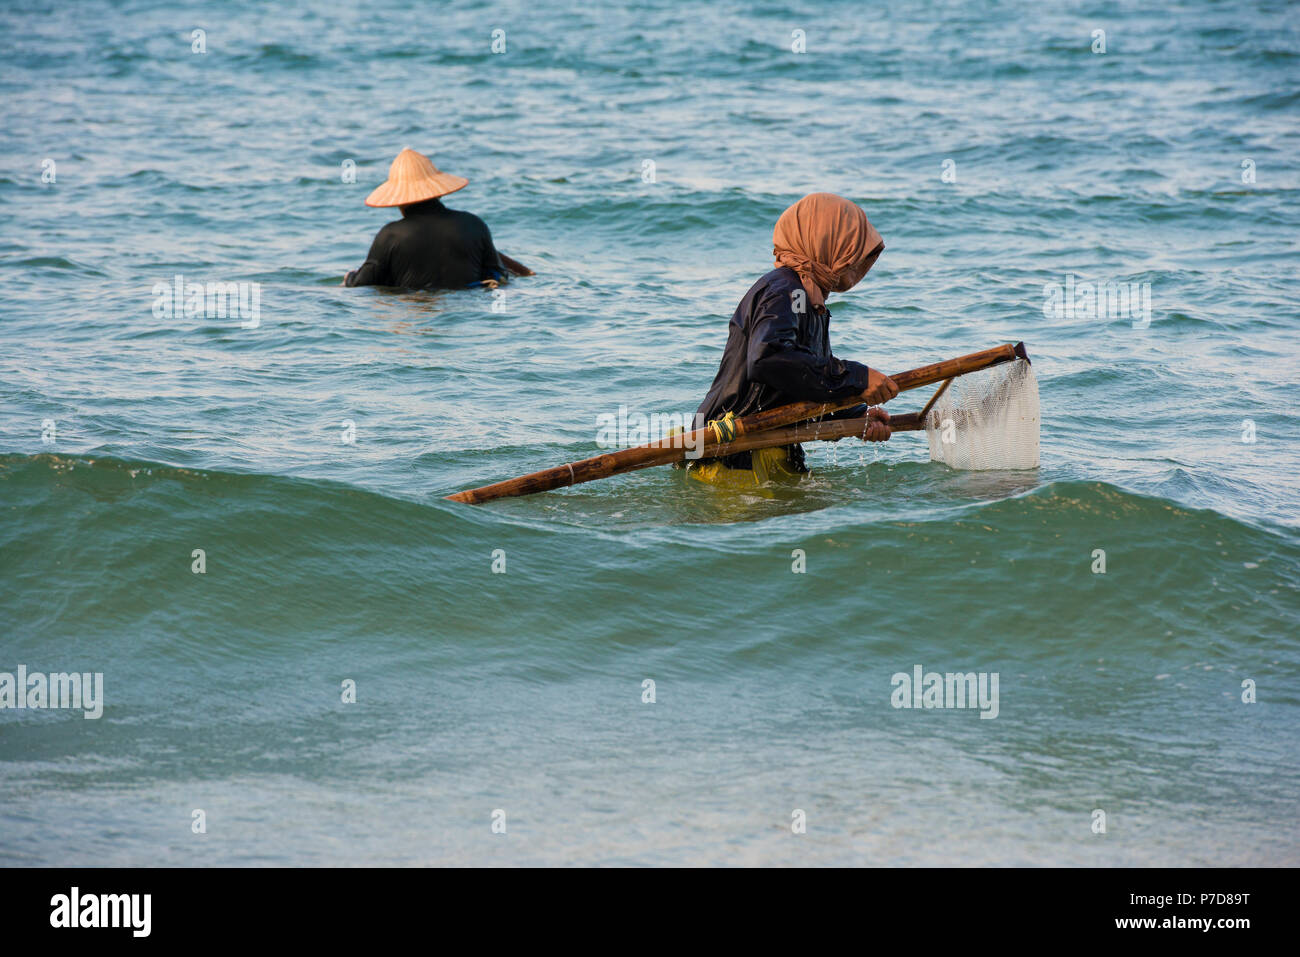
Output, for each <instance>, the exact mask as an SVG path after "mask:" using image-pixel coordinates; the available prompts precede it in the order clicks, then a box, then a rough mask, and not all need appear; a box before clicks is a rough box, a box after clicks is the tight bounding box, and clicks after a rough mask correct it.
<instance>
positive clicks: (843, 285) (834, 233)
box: [772, 193, 885, 306]
mask: <svg viewBox="0 0 1300 957" xmlns="http://www.w3.org/2000/svg"><path fill="white" fill-rule="evenodd" d="M772 247H773V248H772V254H773V255H774V256H776V264H777V265H778V266H789V267H790V268H791V269H793V270H794V271H795V272H797V273H798V274H799V281H800V282H801V283H803V288H804V290H805V291H806V292H807V293H808V299H809V301H810V302H811V303H812V304H813V305H814V306H822V305H825V304H826V294H827V293H828V292H847V291H848V290H850V289H852V288H853V287H854V286H856V285H857V284H858V283H859V282H861V281H862V277H863V276H865V275H866V274H867V270H868V269H870V268H871V267H872V266H873V265H875V262H876V257H877V256H879V255H880V251H881V250H882V249H884V248H885V243H884V241H883V240H882V239H881V238H880V233H878V232H876V227H874V226H872V225H871V223H870V222H868V221H867V214H866V213H864V212H863V211H862V208H861V207H860V206H858V205H857V204H855V203H851V202H849V201H848V200H847V199H845V198H844V197H842V196H836V195H835V194H834V193H811V194H809V195H808V196H805V197H804V198H803V199H801V200H799V202H797V203H795V204H794V205H793V206H791V207H790V208H789V209H787V210H786V211H785V212H784V213H782V214H781V218H780V219H778V220H777V221H776V229H774V230H772Z"/></svg>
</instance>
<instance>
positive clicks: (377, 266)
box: [343, 149, 533, 289]
mask: <svg viewBox="0 0 1300 957" xmlns="http://www.w3.org/2000/svg"><path fill="white" fill-rule="evenodd" d="M468 184H469V180H467V179H465V178H464V177H462V176H452V175H451V174H449V173H444V172H442V171H441V170H439V169H438V168H437V167H436V166H434V165H433V162H432V161H431V160H430V159H429V157H427V156H425V155H424V154H423V153H417V152H416V151H415V150H412V149H404V150H402V152H400V153H398V154H397V159H395V160H393V165H392V166H390V167H389V168H388V179H387V181H385V182H384V183H383V184H382V185H380V186H379V187H378V188H377V189H376V190H375V191H374V192H372V193H371V194H370V195H369V196H367V197H366V205H367V206H400V207H401V208H402V218H401V219H399V220H397V221H396V222H391V223H389V224H388V225H386V226H385V227H384V228H383V229H381V230H379V233H378V235H376V236H375V241H374V242H373V243H371V244H370V252H369V253H368V254H367V255H366V261H365V262H364V263H363V264H362V265H361V268H360V269H354V270H353V271H352V272H350V273H348V274H347V275H346V276H344V277H343V285H345V286H401V287H403V288H406V289H464V288H465V287H466V286H486V287H488V288H495V287H496V286H497V285H498V284H499V283H500V282H502V281H503V280H504V279H505V278H506V270H509V271H510V272H513V273H515V275H518V276H531V275H532V274H533V273H532V270H530V269H528V268H527V267H525V266H521V265H520V264H519V263H517V262H515V261H514V260H513V259H511V258H510V257H509V256H505V255H502V254H501V253H500V252H498V251H497V248H496V246H494V245H493V244H492V234H491V232H489V231H488V228H487V223H485V222H483V220H481V219H479V218H478V217H477V216H475V215H474V214H473V213H466V212H462V211H461V210H457V209H448V208H447V207H446V206H444V205H442V201H441V199H440V197H442V196H446V195H447V194H449V193H454V192H456V190H458V189H462V188H464V187H465V186H466V185H468Z"/></svg>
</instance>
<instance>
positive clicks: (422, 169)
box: [366, 149, 469, 206]
mask: <svg viewBox="0 0 1300 957" xmlns="http://www.w3.org/2000/svg"><path fill="white" fill-rule="evenodd" d="M468 184H469V180H467V179H465V178H464V177H463V176H452V175H451V174H450V173H444V172H442V171H441V170H439V169H438V167H436V166H434V165H433V162H432V160H430V159H429V157H427V156H425V155H424V154H423V153H417V152H416V151H415V150H413V149H404V150H402V152H400V153H398V154H397V159H395V160H393V165H392V166H390V167H388V179H387V180H386V181H385V182H383V183H381V184H380V185H379V187H378V188H377V189H375V191H374V192H373V193H371V194H370V195H369V196H367V197H366V205H367V206H405V205H407V204H408V203H422V202H424V201H425V200H426V199H433V198H434V197H437V196H446V195H447V194H448V193H454V192H456V190H458V189H463V188H464V187H465V186H466V185H468Z"/></svg>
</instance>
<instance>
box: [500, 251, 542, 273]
mask: <svg viewBox="0 0 1300 957" xmlns="http://www.w3.org/2000/svg"><path fill="white" fill-rule="evenodd" d="M497 258H498V259H500V260H501V265H503V266H505V267H506V269H508V270H510V271H511V272H512V273H514V274H515V275H516V276H535V275H537V274H536V273H535V272H533V271H532V270H531V269H529V268H528V267H527V266H525V265H524V264H523V263H521V262H520V261H519V260H518V259H511V258H510V257H509V256H507V255H506V254H505V253H503V252H502V251H501V250H499V249H498V250H497Z"/></svg>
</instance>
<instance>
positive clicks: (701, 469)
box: [686, 448, 803, 489]
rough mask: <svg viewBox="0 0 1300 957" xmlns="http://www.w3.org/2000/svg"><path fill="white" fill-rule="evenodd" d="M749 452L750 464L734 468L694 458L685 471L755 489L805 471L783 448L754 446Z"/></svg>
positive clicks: (723, 483) (718, 483)
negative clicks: (797, 467) (798, 468)
mask: <svg viewBox="0 0 1300 957" xmlns="http://www.w3.org/2000/svg"><path fill="white" fill-rule="evenodd" d="M749 456H750V459H751V466H752V467H751V468H747V469H732V468H728V467H727V466H725V465H723V464H722V463H721V462H719V461H714V462H704V463H700V462H691V463H690V464H689V465H688V466H687V467H686V474H687V475H689V476H690V477H691V478H693V479H698V480H699V481H701V482H708V483H709V484H710V485H716V486H718V487H719V488H731V489H752V488H757V487H758V486H760V485H765V484H766V483H768V482H772V481H790V480H791V479H798V478H800V477H801V476H802V475H803V473H802V472H799V471H797V470H796V469H795V468H794V466H793V465H792V464H791V462H790V453H789V452H787V451H786V450H785V449H784V448H775V449H755V450H754V451H752V452H750V453H749Z"/></svg>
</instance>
